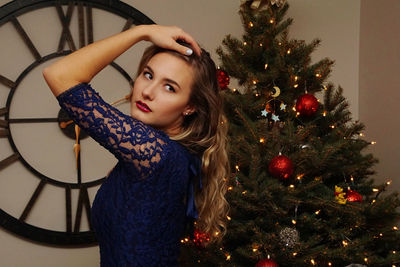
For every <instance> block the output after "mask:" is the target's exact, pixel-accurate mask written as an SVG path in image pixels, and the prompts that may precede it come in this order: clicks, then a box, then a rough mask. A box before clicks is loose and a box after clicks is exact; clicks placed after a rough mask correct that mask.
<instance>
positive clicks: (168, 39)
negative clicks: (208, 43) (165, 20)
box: [145, 24, 201, 56]
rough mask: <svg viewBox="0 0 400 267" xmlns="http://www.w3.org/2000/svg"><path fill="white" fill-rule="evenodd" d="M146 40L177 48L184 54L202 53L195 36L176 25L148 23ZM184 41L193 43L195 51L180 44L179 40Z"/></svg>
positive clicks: (167, 47) (171, 48) (163, 46)
mask: <svg viewBox="0 0 400 267" xmlns="http://www.w3.org/2000/svg"><path fill="white" fill-rule="evenodd" d="M145 27H146V29H145V32H146V37H145V40H146V41H150V42H152V43H153V44H155V45H157V46H159V47H162V48H165V49H170V50H175V51H177V52H179V53H181V54H183V55H187V56H188V55H191V54H192V52H194V53H196V54H197V55H200V54H201V49H200V47H199V45H198V44H197V42H196V41H195V40H194V38H193V37H192V36H191V35H190V34H188V33H186V32H185V31H183V30H182V29H181V28H178V27H175V26H161V25H156V24H152V25H146V26H145ZM178 40H180V41H184V42H186V43H188V44H190V45H191V47H192V48H193V50H194V51H191V49H189V48H188V47H186V46H183V45H180V44H179V43H177V41H178Z"/></svg>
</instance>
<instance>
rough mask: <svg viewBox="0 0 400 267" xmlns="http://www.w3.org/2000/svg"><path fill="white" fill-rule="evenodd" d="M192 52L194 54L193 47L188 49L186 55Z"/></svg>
mask: <svg viewBox="0 0 400 267" xmlns="http://www.w3.org/2000/svg"><path fill="white" fill-rule="evenodd" d="M191 54H193V50H192V49H190V48H189V49H188V50H186V55H188V56H190V55H191Z"/></svg>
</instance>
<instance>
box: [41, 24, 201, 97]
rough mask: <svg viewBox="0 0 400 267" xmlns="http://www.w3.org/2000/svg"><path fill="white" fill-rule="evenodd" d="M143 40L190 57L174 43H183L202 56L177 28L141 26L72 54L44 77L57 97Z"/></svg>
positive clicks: (184, 48)
mask: <svg viewBox="0 0 400 267" xmlns="http://www.w3.org/2000/svg"><path fill="white" fill-rule="evenodd" d="M142 40H145V41H150V42H152V43H154V44H155V45H157V46H160V47H163V48H166V49H171V50H176V51H178V52H180V53H182V54H185V55H191V54H192V53H193V51H192V50H191V49H188V48H187V47H185V46H182V45H180V44H178V43H177V42H176V41H177V40H183V41H185V42H187V43H189V44H190V45H191V46H192V48H193V49H194V52H195V53H196V54H198V55H200V53H201V49H200V47H199V46H198V44H197V43H196V42H195V40H194V39H193V37H192V36H190V35H189V34H187V33H185V32H184V31H183V30H182V29H180V28H177V27H171V26H160V25H155V24H153V25H140V26H136V27H134V28H131V29H129V30H126V31H124V32H121V33H118V34H116V35H113V36H111V37H108V38H106V39H103V40H100V41H97V42H95V43H93V44H90V45H88V46H85V47H83V48H81V49H79V50H77V51H75V52H73V53H72V54H70V55H68V56H66V57H64V58H62V59H60V60H58V61H56V62H55V63H54V64H52V65H50V66H49V67H47V68H45V69H44V70H43V76H44V78H45V80H46V82H47V84H48V85H49V87H50V89H51V91H52V92H53V94H54V95H55V96H58V95H59V94H61V93H62V92H64V91H65V90H67V89H69V88H71V87H72V86H74V85H76V84H78V83H88V82H90V81H91V80H92V78H93V77H94V76H95V75H96V74H97V73H99V72H100V71H101V70H102V69H104V68H105V67H106V66H107V65H108V64H110V63H111V62H112V61H113V60H114V59H115V58H117V57H118V56H120V55H121V54H122V53H124V52H125V51H126V50H128V49H129V48H130V47H131V46H133V45H134V44H136V43H137V42H139V41H142Z"/></svg>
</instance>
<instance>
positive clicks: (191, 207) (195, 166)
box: [186, 157, 203, 219]
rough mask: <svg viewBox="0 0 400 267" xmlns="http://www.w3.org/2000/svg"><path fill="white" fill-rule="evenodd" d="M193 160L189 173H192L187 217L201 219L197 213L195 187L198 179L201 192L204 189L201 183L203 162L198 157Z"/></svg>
mask: <svg viewBox="0 0 400 267" xmlns="http://www.w3.org/2000/svg"><path fill="white" fill-rule="evenodd" d="M193 158H194V160H193V161H192V163H190V164H189V171H190V172H191V174H190V178H189V184H188V194H187V202H186V205H187V207H186V216H188V217H192V218H193V219H197V218H198V217H199V213H198V211H197V208H196V203H195V201H194V186H195V181H196V178H198V179H199V188H200V190H201V189H202V188H203V184H202V182H201V160H200V159H199V158H198V157H193Z"/></svg>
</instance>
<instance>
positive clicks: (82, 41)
mask: <svg viewBox="0 0 400 267" xmlns="http://www.w3.org/2000/svg"><path fill="white" fill-rule="evenodd" d="M74 7H75V5H74V4H73V2H70V3H69V5H68V8H67V11H66V13H65V14H64V11H63V9H62V7H61V5H60V4H57V5H56V9H57V14H58V17H59V18H60V21H61V24H62V28H63V30H62V33H61V36H60V41H59V43H58V49H57V51H58V52H61V51H63V49H64V46H65V43H67V44H68V46H69V49H70V50H72V51H75V50H76V45H75V42H74V39H73V37H72V34H71V31H70V23H71V19H72V15H73V13H74ZM77 10H78V11H77V12H78V30H79V48H81V47H84V46H85V45H87V44H90V43H93V15H92V7H91V6H90V5H88V4H86V5H84V4H83V3H82V2H78V5H77ZM85 22H86V23H85Z"/></svg>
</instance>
